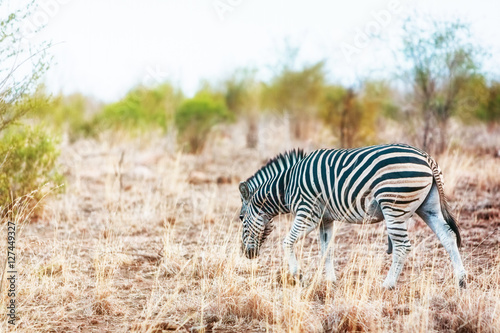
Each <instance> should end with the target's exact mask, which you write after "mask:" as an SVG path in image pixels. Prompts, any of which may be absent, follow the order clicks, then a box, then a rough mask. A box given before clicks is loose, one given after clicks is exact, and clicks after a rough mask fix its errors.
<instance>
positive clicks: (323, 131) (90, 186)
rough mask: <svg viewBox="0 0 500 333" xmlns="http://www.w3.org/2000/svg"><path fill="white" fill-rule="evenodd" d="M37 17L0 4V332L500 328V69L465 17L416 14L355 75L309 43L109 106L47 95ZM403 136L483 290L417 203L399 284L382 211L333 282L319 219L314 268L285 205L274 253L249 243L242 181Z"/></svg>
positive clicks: (339, 248)
mask: <svg viewBox="0 0 500 333" xmlns="http://www.w3.org/2000/svg"><path fill="white" fill-rule="evenodd" d="M29 14H30V7H28V8H27V9H26V10H25V11H18V12H14V13H11V14H10V15H8V16H7V17H2V18H1V21H0V26H1V28H2V35H1V36H0V48H1V49H2V50H7V51H6V52H1V53H0V63H1V64H7V66H0V98H1V99H0V206H1V212H2V224H1V226H0V233H1V234H2V235H6V233H7V221H9V220H10V221H15V222H16V223H17V226H18V232H17V243H16V244H17V245H16V246H17V248H16V251H17V258H18V260H17V269H18V284H17V288H18V289H17V290H18V292H17V298H16V299H17V302H18V303H17V304H18V307H17V320H16V325H15V326H14V327H12V326H11V325H10V324H9V323H8V317H7V316H6V314H7V312H6V311H7V310H6V306H5V304H7V302H9V299H10V298H9V296H8V295H7V291H6V285H7V284H6V283H5V279H4V280H3V281H2V283H4V284H3V287H2V290H1V294H0V299H1V301H2V304H3V305H2V308H1V310H0V313H1V314H2V321H0V329H1V330H2V331H7V330H8V329H15V330H17V331H23V332H24V331H26V332H28V331H40V332H70V331H85V332H90V331H92V332H94V331H95V332H101V331H110V332H116V331H133V332H136V331H137V332H163V331H189V332H209V331H228V332H230V331H231V332H232V331H241V332H246V331H276V332H281V331H283V332H351V331H370V332H372V331H380V332H382V331H383V332H385V331H408V332H415V331H421V332H429V331H450V332H451V331H460V332H500V320H499V318H500V287H499V286H500V251H499V250H500V234H499V229H500V196H499V194H498V193H500V192H499V191H500V82H499V81H497V80H495V79H494V78H491V77H489V75H488V73H486V72H484V70H483V68H482V62H481V61H482V59H483V58H484V57H486V56H487V52H486V51H484V50H483V49H482V48H481V46H480V45H477V44H475V43H474V40H473V38H472V37H471V36H470V34H469V26H468V24H466V23H463V22H458V21H452V22H441V21H431V22H430V24H426V25H421V24H419V22H420V21H419V20H422V19H423V18H422V17H413V18H412V19H409V20H408V21H407V22H406V24H405V26H404V29H403V31H404V33H403V36H402V38H403V40H402V43H401V45H402V49H401V50H399V52H397V56H396V57H395V59H394V61H395V62H398V63H400V64H401V66H397V68H398V69H397V70H395V72H394V73H393V74H394V75H393V78H391V79H380V78H368V79H365V80H362V81H360V82H358V83H357V84H355V85H353V86H345V85H342V84H340V83H339V82H337V81H336V80H335V78H332V77H331V76H330V75H329V73H328V70H327V66H326V65H325V64H326V63H327V60H318V61H317V62H314V63H306V64H300V63H296V62H295V61H290V59H293V58H294V54H295V53H297V52H300V49H299V48H294V49H292V50H291V51H290V52H291V53H290V54H288V56H287V57H285V58H286V59H278V63H279V64H280V65H279V66H275V68H276V71H275V73H274V75H273V76H272V77H270V78H269V79H268V80H261V79H260V76H259V75H258V74H259V70H258V69H246V68H240V69H237V70H235V71H234V72H233V73H232V74H231V75H228V76H227V77H226V78H225V79H222V80H220V81H206V82H203V83H202V84H200V89H199V90H198V91H197V92H196V93H195V94H193V95H192V96H189V95H188V94H186V93H185V92H183V91H182V89H181V88H180V87H177V86H176V85H175V84H174V83H172V82H163V83H159V84H157V85H154V86H142V85H141V86H137V87H135V88H133V89H131V90H130V91H129V92H128V93H127V94H126V95H125V96H123V97H122V98H121V99H120V100H117V101H114V102H112V103H102V102H99V101H95V100H93V99H92V98H89V97H86V96H84V95H82V94H78V93H77V94H73V95H69V96H66V95H61V94H60V95H57V94H56V95H50V94H49V93H47V91H46V89H45V88H44V87H43V85H42V81H41V79H40V78H41V76H42V75H43V73H44V72H45V71H47V70H49V64H50V58H49V57H48V56H47V52H49V51H50V45H49V44H40V45H38V46H37V47H38V49H37V50H36V51H35V52H33V51H32V49H30V51H29V52H28V50H26V49H25V48H24V45H23V43H22V40H21V39H20V38H21V37H19V35H18V28H17V26H18V24H19V21H20V20H22V18H23V17H25V15H29ZM422 26H425V27H427V28H426V29H422V28H421V27H422ZM20 68H22V69H20ZM26 73H27V74H26ZM386 142H406V143H409V144H412V145H415V146H417V147H420V148H424V149H426V150H427V151H429V152H430V153H431V154H433V155H434V156H435V157H436V160H437V161H438V163H439V164H440V166H441V168H442V169H443V174H444V177H445V187H446V190H447V194H448V195H449V197H450V201H451V206H452V208H453V210H454V211H455V213H456V215H457V217H458V220H459V221H460V225H461V232H462V235H463V236H462V238H463V243H464V246H463V248H462V249H461V251H462V255H463V258H464V264H465V266H466V269H467V270H468V272H469V274H470V275H469V284H468V288H467V289H466V290H459V289H458V287H457V285H456V283H455V281H454V280H453V279H452V270H451V264H450V262H449V258H448V256H447V254H446V253H445V252H444V250H443V248H442V247H440V246H439V245H438V244H439V243H438V240H437V238H436V237H435V235H433V234H432V232H431V231H430V230H429V228H428V227H427V226H425V224H424V223H423V222H422V221H420V220H418V219H417V218H415V220H413V221H412V222H411V223H410V237H411V241H412V244H413V251H412V252H411V254H410V257H409V259H408V263H407V266H406V268H405V270H404V272H403V275H402V278H401V279H400V280H401V281H400V283H399V285H398V288H396V290H393V291H387V290H384V289H382V288H381V282H382V280H383V278H384V277H385V275H386V272H387V270H388V267H389V264H390V257H389V256H388V255H386V254H385V247H386V245H387V244H386V234H385V229H384V225H382V224H381V225H377V226H373V225H371V226H351V225H342V224H339V225H337V226H336V228H335V234H336V240H335V242H334V245H333V246H334V250H335V255H336V261H335V263H336V269H337V275H338V280H339V281H338V283H337V284H336V285H329V284H326V283H325V282H324V281H322V280H321V277H322V274H321V273H322V267H321V265H319V264H318V253H319V249H318V248H319V245H318V242H317V240H316V238H315V237H316V235H315V233H312V234H311V235H310V236H308V238H307V239H306V240H305V241H304V242H302V243H301V245H300V251H298V252H299V255H300V257H301V262H302V264H303V269H304V273H305V281H306V283H305V284H304V285H303V286H300V285H292V284H287V283H286V282H285V281H282V280H281V279H279V276H280V274H281V273H280V272H281V269H282V268H283V263H282V262H281V257H282V254H281V253H280V252H281V246H280V242H281V240H282V239H283V236H284V234H285V233H286V232H287V230H288V228H289V227H290V221H289V219H288V218H287V217H285V216H283V217H279V218H278V221H276V222H275V224H276V230H275V231H274V232H273V234H272V235H271V237H270V240H269V241H268V244H266V246H265V248H264V249H263V253H262V254H261V256H260V258H259V259H258V260H254V261H249V260H247V259H245V258H244V257H243V256H242V255H241V253H240V245H241V244H240V239H241V227H240V223H239V220H238V212H239V208H240V206H239V205H240V198H239V193H238V182H239V181H240V180H244V179H246V178H248V177H249V176H251V175H252V174H253V173H254V172H255V171H256V170H257V169H258V168H259V167H260V166H261V165H262V164H263V163H264V162H265V161H266V160H267V159H269V158H271V157H273V156H274V155H276V154H277V153H279V152H283V151H284V150H286V149H290V148H292V147H302V148H304V149H305V150H306V151H308V150H312V149H316V148H320V147H335V148H341V147H342V148H351V147H357V146H361V145H369V144H376V143H386ZM4 238H5V237H4ZM1 246H2V249H4V246H6V243H2V245H1ZM2 252H3V253H4V254H5V252H6V251H4V250H2ZM0 258H2V259H3V260H6V259H5V257H4V256H1V257H0Z"/></svg>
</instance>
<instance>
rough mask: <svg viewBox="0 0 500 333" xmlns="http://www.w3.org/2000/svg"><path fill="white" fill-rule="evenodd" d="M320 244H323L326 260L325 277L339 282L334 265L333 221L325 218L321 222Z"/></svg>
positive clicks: (323, 256)
mask: <svg viewBox="0 0 500 333" xmlns="http://www.w3.org/2000/svg"><path fill="white" fill-rule="evenodd" d="M319 236H320V244H321V256H322V258H323V260H325V279H326V281H328V282H332V283H335V282H337V277H336V276H335V268H334V266H333V256H332V248H331V246H329V245H330V241H331V240H332V237H333V221H325V220H323V221H322V222H321V224H320V233H319Z"/></svg>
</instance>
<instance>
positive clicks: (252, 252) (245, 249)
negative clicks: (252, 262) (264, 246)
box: [243, 246, 259, 259]
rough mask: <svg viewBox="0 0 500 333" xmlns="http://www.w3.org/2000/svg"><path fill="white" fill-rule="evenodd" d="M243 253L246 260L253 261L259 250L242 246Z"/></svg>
mask: <svg viewBox="0 0 500 333" xmlns="http://www.w3.org/2000/svg"><path fill="white" fill-rule="evenodd" d="M243 252H245V256H246V257H247V258H248V259H254V258H256V257H257V256H258V255H259V249H258V248H256V247H246V246H243Z"/></svg>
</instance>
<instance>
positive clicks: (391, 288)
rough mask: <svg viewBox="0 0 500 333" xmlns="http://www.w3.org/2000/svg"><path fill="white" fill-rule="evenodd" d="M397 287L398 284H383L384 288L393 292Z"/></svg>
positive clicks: (386, 282) (388, 282)
mask: <svg viewBox="0 0 500 333" xmlns="http://www.w3.org/2000/svg"><path fill="white" fill-rule="evenodd" d="M395 287H396V283H395V282H392V281H387V280H386V281H384V283H382V288H384V289H387V290H393V289H394V288H395Z"/></svg>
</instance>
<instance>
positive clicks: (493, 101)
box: [475, 81, 500, 128]
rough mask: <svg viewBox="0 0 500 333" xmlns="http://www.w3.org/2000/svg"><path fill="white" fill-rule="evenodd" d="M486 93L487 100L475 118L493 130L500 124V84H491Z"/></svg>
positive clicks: (478, 109)
mask: <svg viewBox="0 0 500 333" xmlns="http://www.w3.org/2000/svg"><path fill="white" fill-rule="evenodd" d="M486 91H487V94H486V98H485V99H484V100H483V101H482V103H481V105H480V107H478V108H476V110H475V111H476V113H475V116H476V117H477V118H478V119H480V120H481V121H484V122H485V123H487V124H488V126H489V127H490V128H492V127H493V126H494V125H495V124H498V123H500V82H497V81H493V82H491V83H490V85H489V86H487V87H486Z"/></svg>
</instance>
